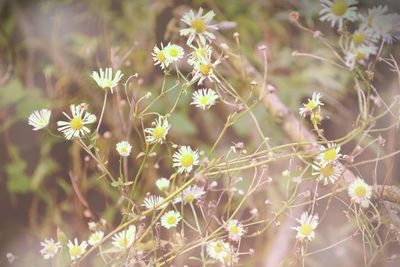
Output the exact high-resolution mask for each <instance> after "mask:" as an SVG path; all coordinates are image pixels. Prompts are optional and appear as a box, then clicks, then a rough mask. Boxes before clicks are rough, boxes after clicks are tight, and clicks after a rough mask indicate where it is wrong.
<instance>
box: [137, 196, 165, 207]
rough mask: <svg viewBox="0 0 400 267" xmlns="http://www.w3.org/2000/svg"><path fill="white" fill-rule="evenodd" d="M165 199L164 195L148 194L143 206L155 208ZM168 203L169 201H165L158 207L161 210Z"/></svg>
mask: <svg viewBox="0 0 400 267" xmlns="http://www.w3.org/2000/svg"><path fill="white" fill-rule="evenodd" d="M163 201H164V198H163V197H160V196H154V195H148V196H147V197H146V198H145V199H144V200H143V204H142V206H143V207H146V209H154V208H155V207H157V205H159V204H160V203H161V202H163ZM167 205H168V203H164V204H162V205H161V206H159V207H158V208H157V209H158V210H161V209H163V208H165V207H166V206H167Z"/></svg>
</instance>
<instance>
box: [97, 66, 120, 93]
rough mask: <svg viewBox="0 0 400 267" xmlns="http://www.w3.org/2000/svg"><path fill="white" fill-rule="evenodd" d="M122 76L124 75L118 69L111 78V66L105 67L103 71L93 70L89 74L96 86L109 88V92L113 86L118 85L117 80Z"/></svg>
mask: <svg viewBox="0 0 400 267" xmlns="http://www.w3.org/2000/svg"><path fill="white" fill-rule="evenodd" d="M122 76H124V75H123V74H122V73H121V71H120V70H118V71H117V73H115V76H114V78H113V71H112V68H106V71H105V72H103V70H102V69H99V72H96V71H93V72H92V75H90V77H92V79H93V80H95V81H96V83H97V85H98V86H100V87H101V88H103V89H106V88H110V89H111V93H113V88H114V87H115V86H117V85H118V82H119V81H120V80H121V78H122Z"/></svg>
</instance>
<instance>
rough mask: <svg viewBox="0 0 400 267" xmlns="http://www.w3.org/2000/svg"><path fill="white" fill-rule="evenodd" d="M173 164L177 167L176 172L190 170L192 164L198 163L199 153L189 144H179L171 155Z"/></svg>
mask: <svg viewBox="0 0 400 267" xmlns="http://www.w3.org/2000/svg"><path fill="white" fill-rule="evenodd" d="M173 162H174V164H173V166H174V167H178V173H183V172H191V171H192V169H193V166H196V165H199V154H198V153H197V150H196V151H193V150H192V148H191V147H190V146H181V147H180V148H179V150H178V151H176V152H175V153H174V155H173Z"/></svg>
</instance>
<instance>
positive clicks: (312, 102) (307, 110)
mask: <svg viewBox="0 0 400 267" xmlns="http://www.w3.org/2000/svg"><path fill="white" fill-rule="evenodd" d="M321 97H322V95H321V94H320V93H317V92H314V93H313V94H312V96H311V99H308V102H307V104H303V107H301V108H300V111H299V114H300V115H301V116H302V117H305V116H307V115H310V114H311V112H312V111H313V110H314V109H315V108H317V107H319V106H323V105H324V103H322V102H321Z"/></svg>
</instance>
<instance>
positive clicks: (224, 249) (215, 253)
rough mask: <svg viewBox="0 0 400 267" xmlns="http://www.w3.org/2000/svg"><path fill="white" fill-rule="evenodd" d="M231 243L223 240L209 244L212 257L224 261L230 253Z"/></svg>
mask: <svg viewBox="0 0 400 267" xmlns="http://www.w3.org/2000/svg"><path fill="white" fill-rule="evenodd" d="M229 250H230V247H229V244H228V243H226V242H224V241H222V240H218V241H212V242H210V243H208V244H207V253H208V256H210V258H213V259H215V260H218V261H221V262H223V261H224V259H225V257H226V256H228V254H229Z"/></svg>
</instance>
